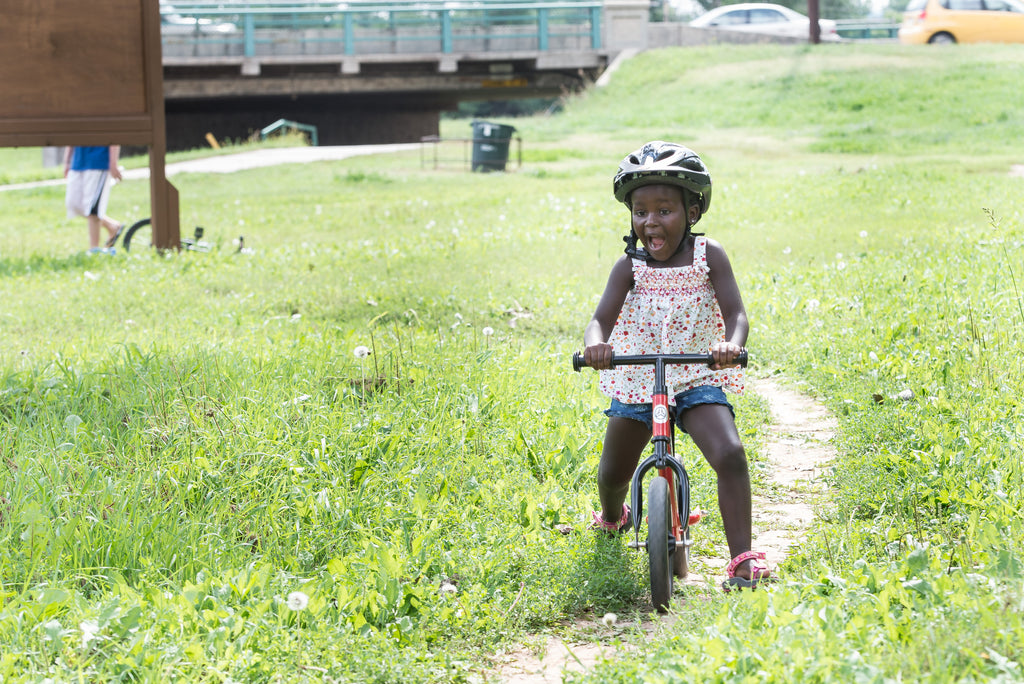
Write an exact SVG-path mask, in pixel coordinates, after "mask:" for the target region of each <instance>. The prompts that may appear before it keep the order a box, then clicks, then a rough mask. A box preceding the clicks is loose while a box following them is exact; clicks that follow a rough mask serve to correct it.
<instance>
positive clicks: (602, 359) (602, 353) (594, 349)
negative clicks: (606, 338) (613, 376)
mask: <svg viewBox="0 0 1024 684" xmlns="http://www.w3.org/2000/svg"><path fill="white" fill-rule="evenodd" d="M614 356H615V352H614V350H613V349H612V345H610V344H608V343H607V342H599V343H598V344H592V345H590V346H589V347H587V348H586V349H584V350H583V360H584V362H585V363H586V365H588V366H590V367H591V368H596V369H597V370H604V369H607V368H611V367H612V357H614Z"/></svg>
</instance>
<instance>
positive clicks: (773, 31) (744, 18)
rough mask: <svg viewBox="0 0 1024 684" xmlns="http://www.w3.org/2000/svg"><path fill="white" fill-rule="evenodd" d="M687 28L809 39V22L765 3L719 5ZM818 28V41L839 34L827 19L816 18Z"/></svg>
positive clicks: (837, 37) (789, 11)
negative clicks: (819, 32)
mask: <svg viewBox="0 0 1024 684" xmlns="http://www.w3.org/2000/svg"><path fill="white" fill-rule="evenodd" d="M690 26H696V27H698V28H714V29H723V30H728V31H746V32H748V33H765V34H768V35H772V36H787V37H790V38H809V37H810V33H811V21H810V19H808V18H807V17H805V16H804V15H802V14H800V13H799V12H794V11H793V10H791V9H789V8H788V7H783V6H782V5H772V4H769V3H766V2H744V3H740V4H737V5H722V6H721V7H716V8H715V9H713V10H710V11H708V12H706V13H704V14H702V15H700V16H699V17H697V18H696V19H694V20H693V21H691V22H690ZM818 26H819V27H820V29H821V39H822V40H828V41H834V40H840V38H839V34H838V33H836V22H834V21H832V20H831V19H819V20H818Z"/></svg>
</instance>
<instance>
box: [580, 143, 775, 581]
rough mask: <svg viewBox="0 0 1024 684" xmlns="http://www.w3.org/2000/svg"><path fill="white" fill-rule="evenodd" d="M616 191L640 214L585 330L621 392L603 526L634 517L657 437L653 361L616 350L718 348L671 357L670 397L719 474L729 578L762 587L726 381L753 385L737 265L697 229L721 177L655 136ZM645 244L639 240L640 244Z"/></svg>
mask: <svg viewBox="0 0 1024 684" xmlns="http://www.w3.org/2000/svg"><path fill="white" fill-rule="evenodd" d="M613 185H614V193H615V198H616V199H617V200H619V201H620V202H622V203H624V204H625V205H626V206H627V207H628V208H629V209H630V214H631V216H632V224H631V229H630V234H629V235H628V236H627V237H626V238H624V239H625V241H626V245H627V246H626V254H625V255H624V256H622V257H620V258H619V259H618V261H616V262H615V265H614V266H612V270H611V275H610V276H609V278H608V284H607V285H606V286H605V290H604V294H602V295H601V300H600V302H599V303H598V305H597V309H596V310H595V311H594V315H593V317H592V318H591V320H590V322H589V323H588V324H587V327H586V330H585V331H584V337H583V339H584V345H585V349H584V352H583V357H584V360H585V362H586V365H588V366H591V367H594V368H598V369H601V381H600V387H601V390H602V391H603V392H604V393H605V394H607V395H608V396H609V397H611V406H610V408H608V410H606V411H605V413H606V414H607V415H608V428H607V431H606V433H605V440H604V449H603V451H602V452H601V463H600V466H599V468H598V481H597V485H598V494H599V495H600V499H601V511H600V513H599V512H597V511H595V512H594V513H593V518H594V527H596V528H597V529H601V530H604V531H606V532H610V533H621V532H624V531H626V530H628V529H630V527H632V524H633V521H632V517H631V512H630V509H629V506H627V505H626V503H625V499H626V495H627V492H628V490H629V485H630V479H631V477H632V475H633V471H634V470H635V469H636V467H637V463H638V462H639V460H640V457H641V455H642V454H643V451H644V449H645V448H646V446H647V443H648V442H649V441H650V439H651V432H652V426H653V423H652V418H651V391H652V387H653V377H654V375H653V374H654V371H653V369H652V368H651V367H649V366H622V367H618V368H611V365H610V362H611V359H612V355H613V353H617V354H672V353H687V352H707V351H710V352H711V354H712V356H713V358H714V360H715V364H714V365H713V366H711V367H710V368H709V367H706V366H682V365H680V366H672V367H671V368H670V369H669V370H668V376H667V380H668V386H669V392H670V401H669V403H670V404H672V405H674V406H675V407H676V408H675V411H676V424H677V425H678V427H679V429H680V430H682V431H683V432H685V433H687V434H689V435H690V438H691V439H692V440H693V442H694V444H696V445H697V448H699V449H700V451H701V453H702V454H703V455H704V458H705V459H707V461H708V464H709V465H710V466H711V467H712V468H713V469H714V471H715V474H716V476H717V479H718V507H719V511H720V512H721V515H722V523H723V525H724V527H725V536H726V539H727V541H728V543H729V554H730V556H731V557H732V560H731V561H730V563H729V565H728V567H727V570H726V573H727V575H728V577H727V579H726V580H725V582H724V583H723V587H724V588H725V589H726V590H727V591H728V590H729V589H734V588H753V587H755V586H757V583H758V582H759V581H762V580H767V579H768V578H769V577H770V574H771V573H770V572H769V570H768V566H767V564H766V563H765V561H764V557H765V556H764V554H763V553H760V552H753V551H751V550H750V546H751V512H750V509H751V503H750V475H749V473H748V470H747V458H746V453H745V452H744V449H743V445H742V443H741V442H740V437H739V433H738V432H737V430H736V424H735V422H734V419H733V409H732V406H731V405H730V404H729V401H728V399H727V398H726V396H725V392H724V391H723V390H729V391H731V392H734V393H736V394H739V393H741V392H742V391H743V371H742V369H740V368H739V367H737V365H736V364H735V363H734V360H735V358H736V355H737V354H738V353H739V352H740V351H741V350H742V348H743V345H744V344H745V343H746V341H747V333H748V331H749V324H748V322H747V313H746V310H745V309H744V307H743V300H742V299H741V297H740V291H739V287H738V286H737V284H736V279H735V277H734V276H733V272H732V266H731V265H730V264H729V258H728V257H727V256H726V254H725V250H724V249H722V246H721V245H720V244H718V243H717V242H716V241H714V240H710V239H708V238H705V237H704V236H703V234H702V233H693V232H691V228H692V227H693V226H694V225H695V224H696V223H697V222H698V221H699V220H700V219H701V217H702V216H703V215H704V214H705V213H706V212H707V210H708V206H709V205H710V204H711V176H710V174H709V173H708V170H707V168H706V167H705V166H704V163H703V162H702V161H701V159H700V157H698V156H697V154H696V153H695V152H693V151H692V150H690V149H688V148H686V147H683V146H682V145H677V144H674V143H667V142H662V141H660V140H659V141H654V142H649V143H647V144H646V145H644V146H643V147H641V148H640V149H639V150H637V151H635V152H633V153H632V154H630V155H629V156H628V157H626V158H625V159H624V160H623V161H622V163H621V164H619V169H618V173H616V175H615V180H614V184H613ZM638 241H639V242H641V243H643V247H638V246H637V242H638Z"/></svg>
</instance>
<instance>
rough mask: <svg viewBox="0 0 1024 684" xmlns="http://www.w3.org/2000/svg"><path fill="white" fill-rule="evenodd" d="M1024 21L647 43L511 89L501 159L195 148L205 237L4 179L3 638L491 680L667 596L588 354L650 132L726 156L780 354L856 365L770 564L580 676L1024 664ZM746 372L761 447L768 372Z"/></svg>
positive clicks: (123, 658)
mask: <svg viewBox="0 0 1024 684" xmlns="http://www.w3.org/2000/svg"><path fill="white" fill-rule="evenodd" d="M1022 57H1024V54H1022V52H1021V49H1020V48H1016V47H976V48H972V47H969V46H957V47H956V48H955V49H952V50H942V51H941V52H940V51H937V50H934V49H931V48H929V49H910V48H901V47H896V46H888V45H871V46H861V45H840V46H820V47H814V48H801V47H750V48H736V47H728V48H726V47H716V48H706V49H703V48H702V49H697V50H662V51H654V52H649V53H644V54H642V55H639V56H638V57H636V58H635V59H633V60H631V61H630V62H628V63H626V64H625V65H624V66H623V67H622V69H621V70H620V71H619V72H617V73H616V74H615V77H614V78H613V79H612V82H611V84H610V85H608V86H607V87H606V88H604V89H602V90H595V91H593V92H588V93H587V94H585V95H583V96H581V97H579V98H575V99H573V100H572V101H570V102H567V106H566V109H565V112H564V113H563V114H559V115H556V116H550V117H544V116H539V117H534V118H529V119H521V120H515V121H512V122H511V123H513V124H514V125H515V126H516V127H517V129H518V130H519V132H520V135H522V136H523V138H524V141H525V143H524V147H525V152H526V154H525V163H524V166H523V168H522V169H520V170H518V171H517V172H514V173H508V174H471V173H468V172H463V171H461V170H433V169H425V168H422V167H421V165H420V160H419V155H418V154H417V153H415V152H412V153H396V154H392V155H382V156H376V157H363V158H356V159H352V160H347V161H341V162H333V163H317V164H308V165H295V166H287V167H281V168H277V169H261V170H253V171H244V172H239V173H235V174H230V175H223V176H222V175H212V174H211V175H179V176H175V177H174V179H173V182H174V183H175V185H176V186H177V187H178V189H179V192H180V195H181V201H182V209H181V213H182V222H183V230H186V231H187V229H188V226H190V225H203V226H204V227H205V228H206V231H207V236H209V237H210V238H211V240H212V241H213V243H214V245H215V249H214V251H213V252H212V253H210V254H193V253H182V254H177V255H165V256H160V255H157V254H152V253H143V252H138V251H133V252H132V253H131V254H130V255H128V254H117V255H115V256H114V257H102V258H101V257H98V256H86V255H84V254H83V253H82V248H83V247H84V245H85V234H84V233H85V227H84V222H80V221H78V222H76V221H71V220H68V219H66V218H64V215H63V196H62V192H63V190H62V188H60V187H59V186H54V187H42V188H38V189H34V190H20V191H7V192H0V301H2V302H3V305H2V308H0V447H2V455H3V463H2V465H0V495H2V497H3V498H2V499H0V596H2V604H0V677H2V678H3V679H4V680H5V681H8V680H9V681H41V680H44V679H47V678H49V679H52V680H55V681H67V680H72V679H77V680H87V681H110V680H143V681H173V680H187V681H210V682H223V681H271V680H287V681H360V682H362V681H377V682H437V681H481V680H485V679H486V678H487V677H486V675H483V674H481V673H482V672H485V671H486V669H485V668H486V667H487V665H488V663H489V662H490V661H489V657H490V656H491V655H492V654H494V653H495V652H496V651H500V650H502V649H503V648H505V647H507V646H509V645H510V644H515V643H520V642H521V641H523V640H525V639H526V636H525V635H527V634H529V633H536V632H539V631H542V630H546V629H555V628H558V625H559V624H560V623H561V622H563V621H565V620H567V619H573V618H575V617H579V616H587V615H594V614H597V615H601V614H604V613H605V612H616V613H619V614H620V615H622V616H623V620H624V621H626V622H633V623H635V622H636V621H637V620H639V618H640V616H642V615H644V614H645V613H644V612H645V611H646V608H645V606H646V605H647V603H648V599H649V597H648V595H647V593H646V592H647V589H646V578H645V559H643V557H642V555H641V554H638V553H635V552H633V551H631V550H628V549H626V548H625V547H624V546H623V545H622V544H620V543H617V542H609V541H608V540H604V539H600V538H597V537H595V536H594V535H593V534H592V533H588V532H587V531H586V530H585V525H586V521H587V519H588V517H589V512H590V510H592V509H593V508H594V507H595V505H596V502H595V500H596V496H595V487H594V477H595V472H596V463H597V457H598V454H599V453H600V446H601V445H600V440H601V436H602V434H603V427H604V417H603V415H602V414H601V411H600V409H601V408H603V399H602V397H601V396H600V394H599V393H598V392H597V389H596V382H595V378H594V375H593V374H586V373H585V374H582V375H579V376H577V375H576V374H574V373H572V372H571V370H570V366H569V357H570V354H571V352H572V351H574V350H575V349H577V348H578V345H579V339H580V334H581V331H582V328H583V325H584V324H585V322H586V320H587V318H588V317H589V315H590V313H591V311H592V309H593V306H594V304H595V303H596V298H597V296H598V294H599V293H600V291H601V289H602V288H603V286H604V280H605V278H606V276H607V272H608V269H609V268H610V265H611V263H612V261H613V260H614V259H615V258H616V256H617V254H618V253H620V250H621V246H622V244H621V236H622V235H623V233H624V232H625V228H626V225H627V223H626V221H627V217H626V214H625V210H624V209H622V208H621V206H618V205H616V203H615V202H614V200H613V198H612V197H611V193H610V186H611V176H612V174H613V172H614V169H615V166H616V164H617V162H618V160H619V159H620V158H621V157H622V156H624V155H625V154H626V153H627V152H629V151H631V150H632V149H634V148H635V147H637V146H638V145H639V144H640V143H642V142H644V141H645V140H646V139H651V138H663V139H671V140H680V141H682V142H686V143H688V144H690V145H691V146H692V147H694V148H695V149H697V150H698V151H700V152H701V154H702V156H703V157H704V158H705V160H706V161H707V162H708V164H709V166H710V168H711V170H712V173H713V175H714V178H715V190H714V198H713V202H712V205H711V211H710V213H709V214H708V216H707V217H706V219H705V221H702V227H704V229H705V230H706V231H707V232H708V233H709V234H710V235H712V236H714V237H715V238H716V239H719V240H720V241H721V242H723V243H724V244H725V246H726V248H727V250H728V251H729V253H730V256H731V258H732V261H733V265H734V268H735V270H736V273H737V275H738V278H739V281H740V285H741V288H742V290H743V293H744V297H745V301H746V304H747V308H748V311H749V313H750V315H751V319H752V322H753V330H752V334H751V339H750V346H751V349H752V353H753V357H754V359H755V367H754V368H753V369H752V372H753V373H765V374H767V373H770V374H774V375H778V376H779V377H781V378H783V379H785V380H786V381H788V382H791V383H793V384H794V385H795V386H798V387H800V388H801V389H802V390H803V391H806V392H810V393H813V394H815V395H816V396H818V397H819V398H820V399H821V400H822V401H823V402H825V403H826V404H828V406H829V407H830V408H831V409H832V410H833V411H834V412H835V413H836V415H837V417H838V418H839V421H840V431H839V437H838V439H837V445H838V447H839V451H840V457H839V458H838V459H837V461H836V463H835V464H834V467H833V469H832V473H831V475H830V478H829V479H830V484H831V485H832V487H831V490H830V495H829V498H828V500H827V501H825V502H824V503H823V505H822V508H821V511H820V515H819V519H818V521H817V523H816V526H815V528H814V529H813V530H812V532H811V533H810V534H809V535H808V537H807V539H805V540H804V542H803V544H802V545H801V546H800V547H799V549H798V550H797V552H796V553H795V555H794V556H793V557H792V558H791V559H790V560H789V561H787V563H786V564H785V566H784V567H783V568H781V575H782V581H781V582H780V583H779V584H778V585H777V586H776V587H775V588H774V589H771V590H769V591H759V592H756V593H753V594H749V593H748V594H743V595H739V596H735V595H730V596H728V597H726V596H723V595H721V593H720V592H718V591H715V590H714V588H708V589H701V588H696V589H694V588H688V589H686V590H685V591H681V592H680V594H679V595H678V596H677V598H678V602H677V604H676V606H675V610H676V612H677V615H678V617H679V618H680V619H679V620H678V621H677V622H675V623H674V624H673V625H672V626H665V627H663V628H662V629H660V630H659V631H658V636H659V637H662V636H663V637H665V638H658V639H651V638H649V637H647V636H645V635H646V633H641V632H640V631H638V632H637V634H636V635H634V636H628V635H627V637H625V638H629V639H631V641H632V643H631V646H630V648H629V649H625V650H624V651H623V655H622V657H621V658H617V659H613V660H610V661H608V662H605V663H602V664H601V665H600V666H599V667H597V668H595V669H594V670H593V671H592V672H589V673H587V674H581V675H572V676H569V679H570V680H573V681H576V680H579V681H616V682H618V681H638V682H639V681H690V680H693V681H707V682H714V681H730V682H732V681H736V682H739V681H787V682H791V681H811V682H814V681H822V682H825V681H829V682H831V681H870V682H883V681H933V682H947V681H1019V680H1020V679H1021V678H1022V677H1024V675H1022V673H1021V670H1020V665H1019V661H1020V660H1021V657H1022V654H1021V647H1020V644H1021V643H1024V634H1022V631H1024V623H1022V620H1021V610H1022V609H1021V606H1022V600H1024V599H1022V589H1024V571H1022V567H1021V548H1022V534H1024V527H1022V524H1021V520H1020V509H1021V502H1022V492H1021V488H1022V475H1021V467H1020V460H1021V459H1020V455H1021V444H1022V432H1021V427H1020V426H1021V425H1022V424H1024V422H1022V420H1021V419H1022V416H1021V410H1022V409H1021V404H1020V397H1021V396H1022V394H1024V387H1022V386H1021V382H1022V381H1021V377H1022V372H1021V371H1022V369H1021V365H1022V362H1021V360H1020V344H1019V341H1018V340H1019V338H1020V332H1021V329H1022V328H1024V314H1022V313H1021V312H1022V310H1024V306H1022V294H1021V285H1022V283H1021V281H1022V278H1024V274H1022V270H1024V269H1022V268H1021V267H1020V264H1021V263H1024V259H1022V258H1021V257H1022V253H1024V246H1022V242H1024V237H1022V228H1021V216H1020V213H1019V207H1018V204H1019V202H1018V198H1019V195H1020V185H1021V182H1022V181H1021V179H1020V178H1019V177H1013V176H1011V175H1010V174H1009V171H1010V168H1011V166H1012V164H1014V163H1020V162H1021V161H1022V158H1024V150H1022V149H1021V143H1019V142H1017V141H1018V140H1020V139H1021V135H1020V133H1021V129H1022V127H1024V118H1022V117H1024V114H1022V112H1024V108H1021V107H1020V106H1018V105H1019V104H1021V103H1020V97H1021V96H1020V94H1019V88H1017V87H1016V85H1015V82H1014V81H1010V80H1008V77H1007V76H1006V75H1005V72H1006V69H1005V67H1006V65H1008V64H1014V63H1019V61H1020V59H1021V58H1022ZM965 84H969V91H970V93H971V98H970V100H969V101H961V100H956V97H957V96H959V94H960V93H963V92H966V90H967V89H966V88H965ZM951 98H952V99H951ZM456 123H458V122H456ZM464 123H465V122H461V124H460V125H464ZM444 125H445V127H446V130H450V128H449V127H450V126H453V125H455V124H454V123H453V122H450V121H446V122H445V124H444ZM36 153H37V151H36V152H33V153H32V154H36ZM25 154H26V153H25V152H24V151H6V150H4V151H0V159H3V160H5V161H6V160H7V159H8V158H10V157H9V155H14V156H15V157H18V158H24V155H25ZM10 166H11V168H15V167H16V166H17V164H16V163H12V164H11V165H10ZM32 173H33V172H31V171H19V172H18V177H19V178H21V179H24V178H26V177H27V176H31V175H32ZM147 193H148V186H147V185H146V184H145V183H144V182H137V181H128V182H125V183H123V184H122V185H120V186H118V187H117V188H115V190H114V193H113V195H112V200H111V213H112V214H113V215H115V216H119V217H124V218H126V219H128V218H136V217H140V216H143V215H145V213H147V210H146V207H148V194H147ZM239 236H244V245H245V249H243V250H239V249H238V246H237V245H236V241H237V239H238V237H239ZM737 409H738V423H739V426H740V429H741V431H742V434H743V435H744V439H745V442H746V443H747V446H748V452H749V453H750V456H751V460H752V464H753V470H754V472H755V474H757V473H759V472H761V471H763V461H762V457H761V455H760V453H759V449H758V446H759V444H760V441H761V427H762V426H763V424H764V422H765V420H766V410H765V406H764V404H763V402H761V401H759V400H758V398H757V397H754V396H745V397H742V398H740V399H738V400H737ZM685 457H686V459H687V462H688V464H689V465H691V466H692V470H693V479H694V485H695V492H694V496H695V500H696V502H697V503H698V504H700V505H701V506H702V507H703V508H705V509H711V510H714V508H715V506H714V482H713V477H712V475H711V474H710V472H709V471H708V469H707V468H706V466H702V465H701V464H700V462H699V456H697V455H696V454H695V453H694V452H693V450H692V448H690V449H688V450H687V451H686V455H685ZM701 527H702V529H701V530H700V531H699V535H698V544H699V546H698V548H697V553H698V554H700V555H705V556H718V557H724V555H725V546H724V535H723V533H722V530H721V526H720V522H719V521H718V520H717V519H716V516H714V515H712V516H711V517H710V519H709V520H708V521H707V524H706V525H705V523H701ZM641 634H643V635H641ZM949 635H956V637H955V638H949Z"/></svg>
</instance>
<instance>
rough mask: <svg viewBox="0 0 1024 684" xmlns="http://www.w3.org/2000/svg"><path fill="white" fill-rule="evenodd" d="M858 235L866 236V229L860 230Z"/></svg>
mask: <svg viewBox="0 0 1024 684" xmlns="http://www.w3.org/2000/svg"><path fill="white" fill-rule="evenodd" d="M860 236H861V237H862V238H866V237H867V236H868V231H866V230H862V231H860Z"/></svg>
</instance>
